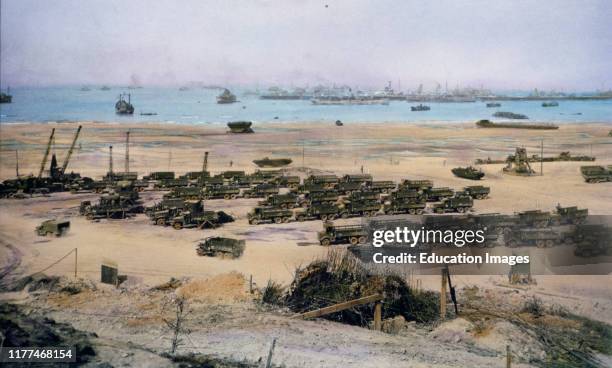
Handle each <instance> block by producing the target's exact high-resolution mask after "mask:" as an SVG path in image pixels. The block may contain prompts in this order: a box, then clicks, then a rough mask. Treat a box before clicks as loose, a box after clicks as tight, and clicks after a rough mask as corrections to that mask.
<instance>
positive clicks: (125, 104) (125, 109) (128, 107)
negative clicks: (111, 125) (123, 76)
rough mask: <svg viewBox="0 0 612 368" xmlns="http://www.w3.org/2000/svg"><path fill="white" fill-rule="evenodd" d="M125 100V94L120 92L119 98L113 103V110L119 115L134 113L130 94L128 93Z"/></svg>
mask: <svg viewBox="0 0 612 368" xmlns="http://www.w3.org/2000/svg"><path fill="white" fill-rule="evenodd" d="M127 98H128V99H127V101H126V100H125V95H124V94H120V95H119V100H118V101H117V103H115V112H116V113H117V114H121V115H131V114H133V113H134V106H133V105H132V103H131V99H132V97H131V95H130V94H129V93H128V95H127Z"/></svg>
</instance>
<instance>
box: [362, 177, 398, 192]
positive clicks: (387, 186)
mask: <svg viewBox="0 0 612 368" xmlns="http://www.w3.org/2000/svg"><path fill="white" fill-rule="evenodd" d="M368 189H369V190H371V191H373V192H380V193H389V192H390V191H392V190H393V189H395V183H394V182H392V181H390V180H381V181H373V182H370V184H369V185H368Z"/></svg>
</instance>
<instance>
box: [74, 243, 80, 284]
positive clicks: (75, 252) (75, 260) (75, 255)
mask: <svg viewBox="0 0 612 368" xmlns="http://www.w3.org/2000/svg"><path fill="white" fill-rule="evenodd" d="M78 257H79V248H74V278H75V279H76V277H77V260H78Z"/></svg>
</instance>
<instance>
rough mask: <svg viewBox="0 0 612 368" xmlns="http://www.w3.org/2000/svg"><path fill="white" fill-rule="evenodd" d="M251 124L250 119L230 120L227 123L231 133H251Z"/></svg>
mask: <svg viewBox="0 0 612 368" xmlns="http://www.w3.org/2000/svg"><path fill="white" fill-rule="evenodd" d="M251 125H253V123H252V122H250V121H232V122H230V123H227V126H228V128H230V132H231V133H253V129H251Z"/></svg>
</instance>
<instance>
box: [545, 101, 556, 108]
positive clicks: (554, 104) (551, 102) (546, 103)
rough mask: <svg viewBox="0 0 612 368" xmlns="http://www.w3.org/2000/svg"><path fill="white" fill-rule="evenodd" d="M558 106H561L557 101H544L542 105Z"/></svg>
mask: <svg viewBox="0 0 612 368" xmlns="http://www.w3.org/2000/svg"><path fill="white" fill-rule="evenodd" d="M557 106H559V103H558V102H557V101H550V102H542V107H557Z"/></svg>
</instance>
